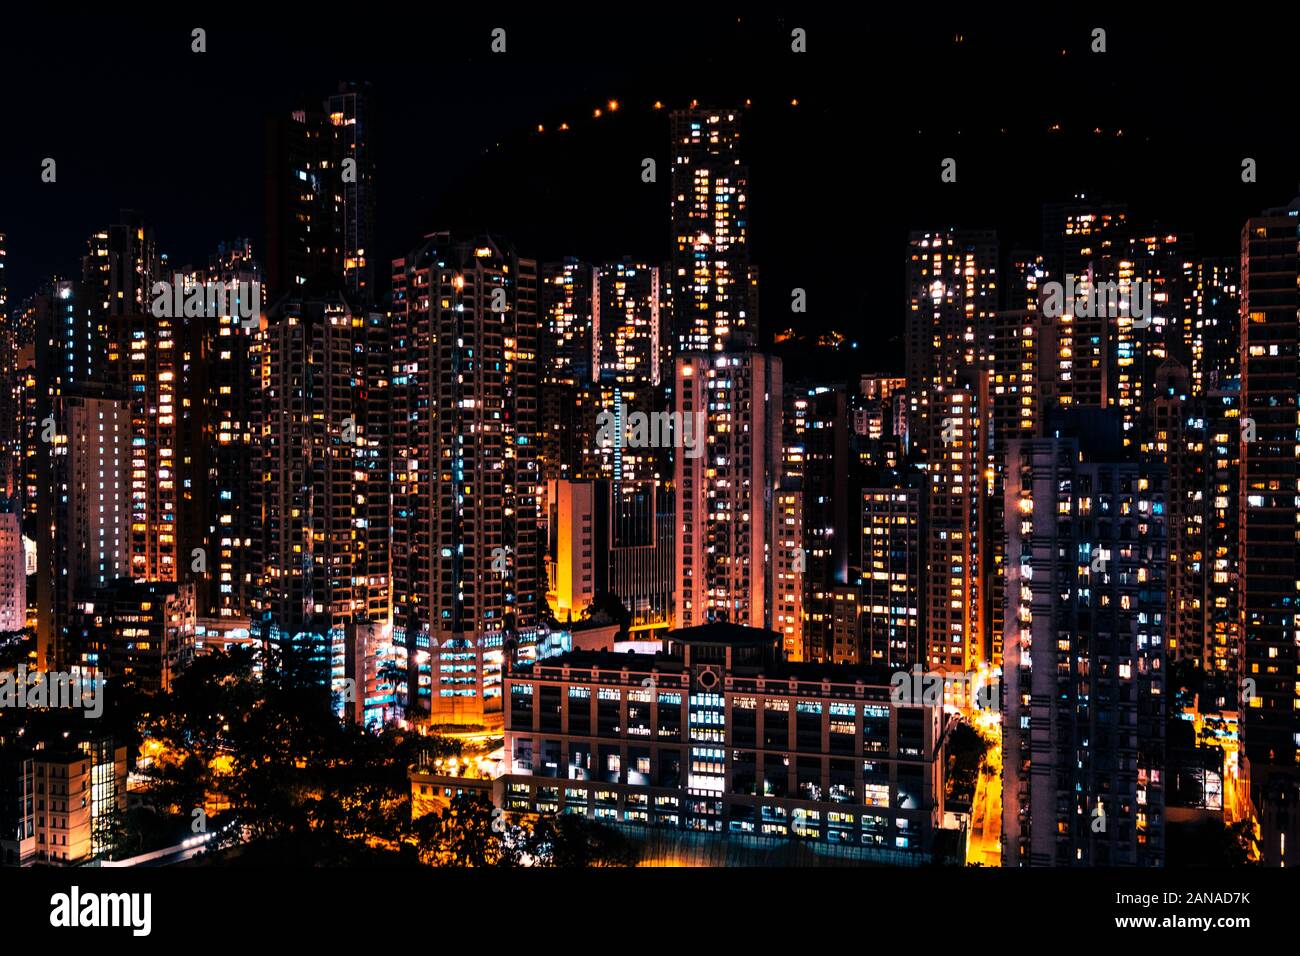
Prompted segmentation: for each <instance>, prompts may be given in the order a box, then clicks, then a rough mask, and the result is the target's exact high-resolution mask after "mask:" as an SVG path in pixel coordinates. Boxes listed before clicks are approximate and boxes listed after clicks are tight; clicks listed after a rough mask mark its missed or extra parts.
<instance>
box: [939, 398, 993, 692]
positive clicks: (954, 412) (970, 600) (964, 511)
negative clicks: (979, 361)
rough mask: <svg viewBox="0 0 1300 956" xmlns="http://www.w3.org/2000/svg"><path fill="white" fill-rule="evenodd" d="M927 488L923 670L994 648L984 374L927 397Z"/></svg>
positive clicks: (953, 664)
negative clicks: (988, 615)
mask: <svg viewBox="0 0 1300 956" xmlns="http://www.w3.org/2000/svg"><path fill="white" fill-rule="evenodd" d="M930 407H931V419H930V422H931V428H930V436H929V444H930V448H931V449H932V451H931V456H930V460H929V467H928V477H929V482H930V483H929V487H928V489H927V493H926V504H927V514H926V615H925V616H926V622H925V623H926V629H927V632H926V665H927V670H936V671H938V670H942V671H949V670H952V671H967V670H974V669H975V668H976V667H977V666H978V665H979V664H980V663H981V662H983V661H987V660H991V659H995V658H996V656H997V654H998V652H999V650H1000V648H999V647H998V645H997V642H996V641H993V640H992V635H990V634H988V633H987V627H988V623H987V619H986V616H985V615H986V603H987V600H988V595H987V594H986V593H985V588H986V586H987V583H986V580H985V567H984V562H985V561H986V559H987V555H988V549H987V539H986V535H987V528H986V521H987V509H986V507H985V500H984V481H985V460H984V452H983V449H984V447H985V443H986V441H987V434H988V391H987V387H986V380H985V377H984V376H983V375H979V374H976V375H973V376H969V380H968V381H965V382H962V383H959V384H956V385H953V386H949V387H945V388H942V389H939V390H936V392H935V394H934V395H933V397H932V398H931V399H930Z"/></svg>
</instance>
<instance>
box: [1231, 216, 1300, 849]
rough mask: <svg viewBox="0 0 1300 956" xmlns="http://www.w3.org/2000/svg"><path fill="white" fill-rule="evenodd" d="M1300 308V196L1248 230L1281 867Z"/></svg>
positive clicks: (1255, 694) (1248, 332)
mask: <svg viewBox="0 0 1300 956" xmlns="http://www.w3.org/2000/svg"><path fill="white" fill-rule="evenodd" d="M1298 312H1300V199H1298V200H1296V201H1293V202H1292V203H1291V204H1290V205H1289V206H1286V207H1282V208H1276V209H1269V210H1266V211H1265V212H1263V213H1262V214H1260V215H1258V216H1255V217H1253V218H1251V219H1250V220H1249V221H1247V223H1246V225H1245V227H1244V228H1243V229H1242V232H1241V353H1240V354H1241V425H1242V431H1241V438H1242V441H1241V490H1240V499H1239V500H1240V523H1239V534H1238V543H1237V553H1238V558H1239V561H1240V569H1239V581H1240V585H1241V677H1242V683H1243V690H1242V728H1241V733H1242V744H1243V747H1244V749H1245V755H1246V757H1247V759H1248V760H1249V762H1250V781H1251V793H1252V796H1253V798H1254V801H1255V805H1256V808H1257V809H1258V810H1259V811H1260V815H1261V843H1262V848H1263V854H1264V860H1265V862H1266V863H1270V864H1273V865H1278V864H1280V863H1283V862H1286V861H1287V860H1289V859H1291V858H1292V856H1293V852H1288V844H1290V845H1291V846H1294V845H1295V843H1296V838H1297V835H1298V834H1297V830H1296V824H1297V823H1300V812H1298V811H1297V809H1296V807H1297V800H1296V787H1297V778H1298V777H1300V711H1298V710H1297V709H1296V701H1297V699H1300V672H1297V659H1298V653H1300V652H1298V651H1297V647H1296V642H1295V636H1296V629H1297V626H1298V622H1297V618H1296V592H1297V589H1300V554H1297V549H1298V547H1300V546H1298V544H1297V537H1296V521H1297V510H1298V509H1297V506H1296V490H1297V486H1296V479H1297V471H1296V454H1297V448H1296V426H1297V418H1296V414H1297V413H1296V403H1297V397H1298V395H1300V367H1298V366H1297V351H1296V350H1297V344H1298V343H1297V333H1298V331H1300V326H1298V324H1297V321H1296V316H1297V314H1298ZM1247 682H1249V683H1247ZM1275 808H1289V810H1287V812H1285V813H1279V812H1278V811H1277V810H1276V809H1275ZM1287 836H1290V837H1291V839H1290V840H1289V841H1288V840H1287V839H1286V838H1287Z"/></svg>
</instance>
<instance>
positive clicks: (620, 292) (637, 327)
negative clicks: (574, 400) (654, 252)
mask: <svg viewBox="0 0 1300 956" xmlns="http://www.w3.org/2000/svg"><path fill="white" fill-rule="evenodd" d="M596 290H597V291H596V295H595V297H594V299H593V308H592V329H593V330H594V331H593V334H594V335H595V336H596V339H597V341H598V342H599V349H600V352H599V362H600V377H601V378H609V379H612V380H613V381H615V382H618V383H620V384H624V385H643V386H655V385H658V384H659V375H660V368H659V363H660V357H661V352H660V346H659V341H660V334H661V332H662V328H661V325H660V323H661V321H662V318H661V312H660V303H659V300H660V294H659V267H658V266H650V265H645V264H644V263H638V262H633V261H632V260H631V259H624V260H623V261H621V262H614V263H608V264H606V265H603V266H601V267H600V270H599V272H598V273H597V278H596Z"/></svg>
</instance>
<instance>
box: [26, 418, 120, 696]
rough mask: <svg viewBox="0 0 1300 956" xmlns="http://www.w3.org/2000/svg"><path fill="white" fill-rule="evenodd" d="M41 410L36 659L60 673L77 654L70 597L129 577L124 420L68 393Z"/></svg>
mask: <svg viewBox="0 0 1300 956" xmlns="http://www.w3.org/2000/svg"><path fill="white" fill-rule="evenodd" d="M48 407H49V409H50V417H51V419H52V421H51V422H49V423H48V424H43V425H42V435H43V436H48V437H49V438H50V440H49V441H46V442H44V443H43V445H42V447H41V449H40V450H39V451H38V452H37V460H38V462H39V464H40V468H39V471H40V475H41V488H42V489H44V491H43V492H42V495H41V498H40V511H39V515H40V520H39V522H38V537H37V572H36V574H37V577H36V584H37V611H38V614H37V658H38V662H39V666H40V667H41V668H42V669H44V670H50V669H55V670H66V669H68V668H70V667H71V666H73V665H74V664H76V663H78V662H79V661H80V660H81V654H82V652H83V650H84V648H82V647H80V646H77V644H76V643H75V641H74V640H73V639H72V635H71V633H70V626H71V625H70V616H71V614H72V612H73V609H74V602H75V599H76V598H77V596H78V595H79V594H82V593H84V592H86V591H88V590H91V589H94V588H100V587H105V586H107V585H108V584H110V583H112V582H113V581H115V580H117V579H118V578H125V577H128V576H129V575H130V568H131V564H130V524H129V521H130V511H129V508H130V491H129V486H128V481H129V474H130V465H131V438H130V435H131V414H130V407H129V404H128V403H127V402H125V401H120V400H115V399H110V398H92V397H83V396H76V395H66V396H57V397H54V398H53V399H52V400H51V404H50V405H49V406H48ZM51 426H53V427H51ZM55 429H57V430H55ZM91 663H94V662H93V661H92V662H91Z"/></svg>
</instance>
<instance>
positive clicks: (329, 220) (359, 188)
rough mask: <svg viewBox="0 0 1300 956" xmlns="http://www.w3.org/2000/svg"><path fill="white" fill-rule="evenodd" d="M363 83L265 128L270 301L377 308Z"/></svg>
mask: <svg viewBox="0 0 1300 956" xmlns="http://www.w3.org/2000/svg"><path fill="white" fill-rule="evenodd" d="M371 98H372V97H371V92H370V89H369V87H368V85H366V84H364V83H343V84H340V86H339V90H338V92H337V93H335V94H332V95H331V96H329V97H327V98H326V99H325V100H324V102H323V103H322V105H321V107H320V108H316V109H298V110H294V111H293V112H292V113H290V114H289V115H288V116H286V117H277V118H276V119H274V120H272V121H270V122H269V123H268V127H267V162H266V169H267V179H266V210H267V222H266V226H267V237H266V267H267V284H268V285H269V286H270V291H271V295H272V296H274V297H275V298H276V299H278V298H279V297H280V296H283V295H286V294H288V295H293V296H303V295H322V294H324V295H328V294H333V293H336V292H340V291H341V292H343V293H344V294H346V295H347V296H348V297H349V298H350V299H351V300H352V301H353V302H354V303H356V304H357V305H358V307H364V306H366V305H369V304H370V303H372V302H374V301H375V289H374V263H375V261H376V259H375V250H374V248H373V245H374V236H375V160H374V152H373V151H374V129H373V116H374V111H373V108H372V104H371Z"/></svg>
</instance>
